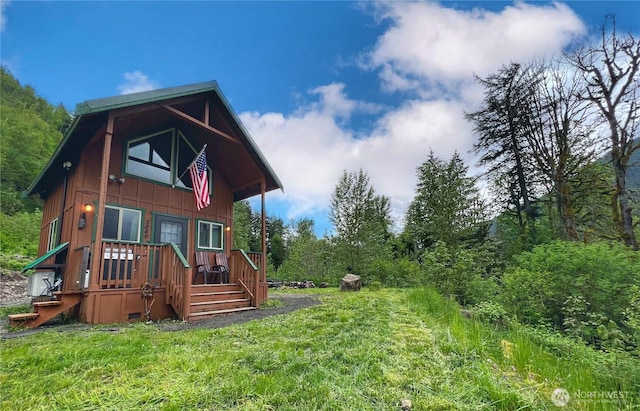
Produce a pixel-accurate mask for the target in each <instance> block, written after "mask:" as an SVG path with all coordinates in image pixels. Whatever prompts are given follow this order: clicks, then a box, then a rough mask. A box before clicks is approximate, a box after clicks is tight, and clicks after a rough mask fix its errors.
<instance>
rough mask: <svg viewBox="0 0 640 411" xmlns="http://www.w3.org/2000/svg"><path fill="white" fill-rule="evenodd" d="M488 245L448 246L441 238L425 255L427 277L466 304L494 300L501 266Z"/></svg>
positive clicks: (424, 269)
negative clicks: (477, 246)
mask: <svg viewBox="0 0 640 411" xmlns="http://www.w3.org/2000/svg"><path fill="white" fill-rule="evenodd" d="M492 256H493V253H492V252H491V251H489V250H487V249H482V248H476V249H466V248H448V247H447V246H446V245H445V244H444V243H442V242H438V243H436V245H435V246H434V247H433V248H432V249H431V250H430V251H427V252H426V253H425V254H424V256H423V261H422V270H423V272H424V276H425V278H426V281H427V282H429V283H430V284H432V285H433V286H434V287H435V288H436V289H437V290H438V291H439V292H440V293H441V294H443V295H445V296H447V297H453V298H455V299H456V301H458V302H459V303H460V304H462V305H469V304H476V303H478V302H481V301H487V300H491V299H493V298H494V297H495V295H496V293H497V292H498V287H497V284H496V279H497V278H499V277H500V268H499V266H498V265H497V264H496V263H495V258H491V257H492ZM494 257H495V256H494Z"/></svg>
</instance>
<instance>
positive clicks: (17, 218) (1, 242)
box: [0, 210, 42, 257]
mask: <svg viewBox="0 0 640 411" xmlns="http://www.w3.org/2000/svg"><path fill="white" fill-rule="evenodd" d="M41 222H42V212H41V211H39V210H36V211H34V212H33V213H27V212H22V213H17V214H14V215H7V214H5V213H0V252H3V253H6V254H20V255H26V256H30V257H35V256H37V255H38V242H39V240H40V224H41Z"/></svg>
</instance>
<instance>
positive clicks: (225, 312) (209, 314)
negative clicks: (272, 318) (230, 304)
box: [189, 307, 256, 318]
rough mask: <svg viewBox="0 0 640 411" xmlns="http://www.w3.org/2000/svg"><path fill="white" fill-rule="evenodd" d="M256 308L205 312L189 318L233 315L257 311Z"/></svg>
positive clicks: (191, 315) (194, 314)
mask: <svg viewBox="0 0 640 411" xmlns="http://www.w3.org/2000/svg"><path fill="white" fill-rule="evenodd" d="M255 309H256V307H239V308H228V309H226V310H216V311H203V312H200V313H193V314H190V315H189V318H191V317H205V316H212V315H219V314H231V313H235V312H240V311H249V310H255Z"/></svg>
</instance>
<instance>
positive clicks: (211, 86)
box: [26, 81, 283, 201]
mask: <svg viewBox="0 0 640 411" xmlns="http://www.w3.org/2000/svg"><path fill="white" fill-rule="evenodd" d="M210 106H211V107H210ZM203 107H206V108H207V109H208V110H209V111H208V112H207V114H202V112H204V111H205V110H203ZM200 114H202V115H201V116H200V117H202V118H199V115H200ZM109 115H113V116H114V117H116V119H121V120H122V121H121V122H120V123H121V124H123V125H122V127H121V129H123V128H124V127H125V126H124V124H134V123H135V122H139V123H140V122H145V123H147V122H149V123H152V121H153V120H154V119H155V120H156V121H160V120H159V119H162V121H163V122H166V119H170V120H169V121H172V122H173V123H179V124H181V127H185V128H191V130H193V132H194V133H195V134H197V135H198V140H201V142H202V143H203V144H207V142H208V141H210V140H216V144H217V146H218V148H217V150H218V151H224V152H225V153H226V154H227V155H225V156H222V155H219V154H218V153H215V154H216V155H218V161H219V164H220V166H221V167H222V170H223V171H224V175H225V176H226V177H228V178H229V179H230V186H231V189H232V191H233V193H234V200H236V201H237V200H241V199H244V198H248V197H251V196H253V195H256V194H258V193H259V192H260V188H259V187H260V182H259V181H260V180H261V179H262V178H263V177H264V179H265V180H266V189H267V191H270V190H274V189H278V188H280V189H282V188H283V186H282V183H281V182H280V180H279V179H278V177H277V175H276V174H275V172H274V171H273V169H272V168H271V166H270V165H269V163H268V162H267V160H266V159H265V157H264V156H263V154H262V152H261V151H260V149H259V148H258V147H257V145H256V144H255V142H254V141H253V139H252V138H251V136H250V134H249V132H248V131H247V130H246V129H245V127H244V125H243V124H242V122H241V121H240V119H239V118H238V117H237V115H236V114H235V112H234V111H233V109H232V108H231V106H230V105H229V103H228V101H227V99H226V98H225V97H224V95H223V94H222V92H221V91H220V88H219V86H218V83H217V82H215V81H209V82H203V83H196V84H191V85H185V86H179V87H171V88H165V89H159V90H151V91H144V92H140V93H132V94H127V95H121V96H114V97H107V98H99V99H93V100H87V101H85V102H83V103H80V104H78V105H77V107H76V117H75V119H74V121H73V124H72V126H71V127H70V129H69V131H68V132H67V133H66V134H65V136H64V137H63V139H62V141H61V142H60V144H59V145H58V147H57V148H56V150H55V152H54V154H53V155H52V157H51V158H50V160H49V162H48V163H47V165H46V166H45V168H44V169H43V170H42V171H41V172H40V174H39V175H38V177H37V178H36V180H34V182H33V183H32V184H31V186H30V187H29V189H28V190H27V192H26V194H27V195H31V194H38V193H42V192H46V191H48V190H50V189H52V187H53V186H55V185H57V184H59V182H60V181H61V180H62V178H63V176H64V174H65V172H66V171H65V170H64V169H63V167H62V164H63V163H65V162H69V161H70V162H72V163H77V161H79V158H80V154H81V152H82V150H83V148H84V147H85V146H86V145H87V144H88V143H89V141H90V140H91V138H92V137H93V136H94V135H96V134H99V133H100V132H101V130H102V128H103V127H104V125H105V124H106V121H107V119H108V117H109ZM209 118H215V120H216V121H218V122H220V126H219V127H213V126H211V124H206V123H205V119H206V121H210V120H209ZM116 130H117V128H116ZM117 133H118V132H117V131H115V132H114V135H116V134H117ZM100 138H104V137H103V136H100ZM227 157H228V158H229V159H228V160H227V159H226V158H227ZM249 165H251V167H248V166H249Z"/></svg>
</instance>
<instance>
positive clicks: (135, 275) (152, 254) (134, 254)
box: [92, 242, 166, 289]
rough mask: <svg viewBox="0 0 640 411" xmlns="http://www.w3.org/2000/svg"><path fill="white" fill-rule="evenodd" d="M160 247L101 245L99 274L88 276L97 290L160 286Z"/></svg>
mask: <svg viewBox="0 0 640 411" xmlns="http://www.w3.org/2000/svg"><path fill="white" fill-rule="evenodd" d="M165 247H166V245H163V244H130V243H118V242H103V243H102V248H101V250H100V259H101V264H100V267H101V270H100V273H99V274H98V275H92V278H93V279H92V281H94V282H95V283H96V284H97V288H99V289H105V288H140V287H142V285H144V284H145V283H147V282H148V283H151V284H152V285H156V286H159V285H163V283H165V282H164V281H163V278H162V275H166V274H165V273H166V271H164V270H163V269H162V268H161V267H162V257H163V252H162V250H163V248H165Z"/></svg>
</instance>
